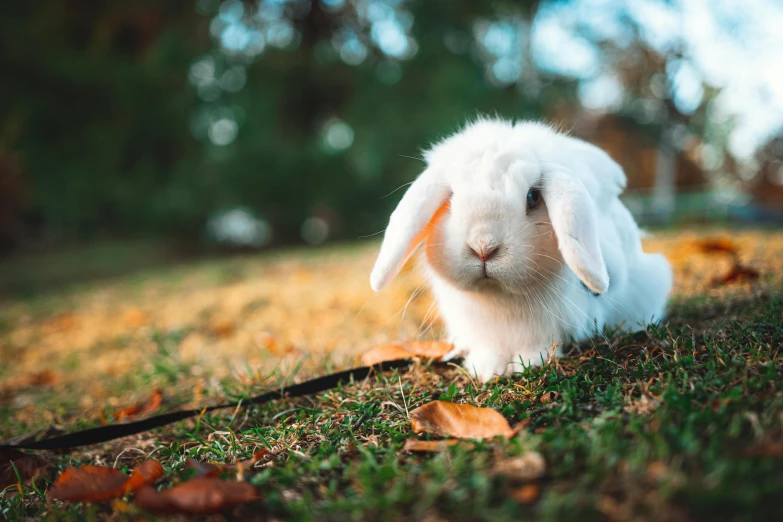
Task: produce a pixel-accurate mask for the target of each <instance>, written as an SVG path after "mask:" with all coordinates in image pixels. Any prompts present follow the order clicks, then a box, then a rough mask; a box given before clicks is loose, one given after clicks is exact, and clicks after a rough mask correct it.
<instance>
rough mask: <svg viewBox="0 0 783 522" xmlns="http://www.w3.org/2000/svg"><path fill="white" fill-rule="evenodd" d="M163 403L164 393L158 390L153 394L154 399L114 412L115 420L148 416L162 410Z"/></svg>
mask: <svg viewBox="0 0 783 522" xmlns="http://www.w3.org/2000/svg"><path fill="white" fill-rule="evenodd" d="M162 402H163V391H162V390H160V389H156V390H155V391H154V392H152V397H150V398H149V400H148V401H147V402H140V403H137V404H134V405H133V406H128V407H127V408H123V409H121V410H117V411H115V412H114V418H115V419H117V420H123V419H130V418H132V417H137V416H139V415H146V414H148V413H152V412H154V411H156V410H157V409H158V408H160V405H161V403H162Z"/></svg>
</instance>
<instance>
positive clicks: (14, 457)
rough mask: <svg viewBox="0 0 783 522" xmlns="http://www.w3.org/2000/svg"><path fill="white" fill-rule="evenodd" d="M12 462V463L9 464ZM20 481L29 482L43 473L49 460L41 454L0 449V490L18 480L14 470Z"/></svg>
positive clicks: (47, 466) (46, 469) (47, 467)
mask: <svg viewBox="0 0 783 522" xmlns="http://www.w3.org/2000/svg"><path fill="white" fill-rule="evenodd" d="M12 463H13V465H11V464H12ZM14 467H15V468H16V471H18V472H19V475H20V476H21V478H22V482H23V483H25V484H29V483H30V482H34V481H35V480H36V479H37V478H38V477H40V476H42V475H44V474H45V473H46V472H47V471H48V469H49V467H50V464H49V461H48V460H47V459H45V458H44V457H42V456H41V455H36V454H34V453H22V452H21V451H15V450H10V449H5V450H0V491H2V490H4V489H5V488H7V487H8V486H11V485H13V484H16V483H18V482H19V477H17V475H16V471H14Z"/></svg>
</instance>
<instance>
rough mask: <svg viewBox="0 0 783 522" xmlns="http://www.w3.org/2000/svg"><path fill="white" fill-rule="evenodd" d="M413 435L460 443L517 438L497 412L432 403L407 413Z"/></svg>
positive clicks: (451, 404) (461, 405) (459, 405)
mask: <svg viewBox="0 0 783 522" xmlns="http://www.w3.org/2000/svg"><path fill="white" fill-rule="evenodd" d="M410 419H411V426H412V427H413V431H414V432H415V433H431V434H433V435H439V436H441V437H456V438H460V439H490V438H493V437H497V436H501V437H505V438H509V437H511V436H513V435H514V434H516V430H513V429H511V426H510V425H509V424H508V421H507V420H506V419H505V418H504V417H503V415H501V414H500V413H499V412H498V411H496V410H493V409H491V408H478V407H476V406H471V405H470V404H455V403H453V402H445V401H433V402H428V403H427V404H425V405H424V406H419V407H418V408H416V409H415V410H413V411H411V412H410Z"/></svg>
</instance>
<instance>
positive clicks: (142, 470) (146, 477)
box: [124, 460, 163, 493]
mask: <svg viewBox="0 0 783 522" xmlns="http://www.w3.org/2000/svg"><path fill="white" fill-rule="evenodd" d="M162 476H163V466H162V465H161V463H160V462H158V461H157V460H145V461H144V462H142V463H141V464H139V465H138V466H136V467H135V468H133V471H132V472H131V476H130V478H129V479H128V482H126V483H125V487H124V489H125V491H126V492H129V493H130V492H133V491H136V490H137V489H139V488H140V487H142V486H144V485H146V484H152V483H153V482H155V481H156V480H158V479H159V478H160V477H162Z"/></svg>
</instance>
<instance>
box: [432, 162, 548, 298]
mask: <svg viewBox="0 0 783 522" xmlns="http://www.w3.org/2000/svg"><path fill="white" fill-rule="evenodd" d="M471 167H472V168H473V169H478V170H481V169H482V166H481V165H473V166H470V165H469V166H467V167H466V172H465V173H464V175H463V176H459V178H460V179H461V180H464V183H458V184H456V186H454V187H453V188H454V193H453V195H452V197H451V201H450V205H449V209H448V212H446V213H445V214H444V215H443V217H442V218H441V219H440V220H439V222H437V223H435V224H434V225H435V226H433V229H432V233H431V235H430V237H429V238H428V240H427V245H426V249H425V252H426V259H427V262H428V263H429V265H430V266H431V267H432V269H433V270H434V272H435V273H436V274H437V275H438V276H440V277H441V278H443V279H445V280H447V281H449V282H451V284H453V285H454V286H456V287H458V288H460V289H462V290H466V291H472V292H480V293H505V294H513V295H518V294H523V293H530V290H531V289H533V288H534V287H538V286H539V285H541V284H545V283H547V282H548V281H549V280H550V279H552V278H554V277H557V275H558V274H559V270H560V269H561V267H562V257H561V254H560V252H559V250H558V248H557V238H556V236H555V233H554V230H553V229H552V224H551V222H550V219H549V214H548V212H547V206H546V201H545V200H544V197H543V194H542V192H541V188H540V182H541V175H540V171H539V169H538V168H537V166H536V165H535V164H531V163H528V162H525V161H522V160H519V161H515V162H511V163H510V164H504V162H503V161H499V162H493V163H492V164H491V165H486V164H485V165H484V166H483V170H484V171H483V172H470V169H471Z"/></svg>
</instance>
